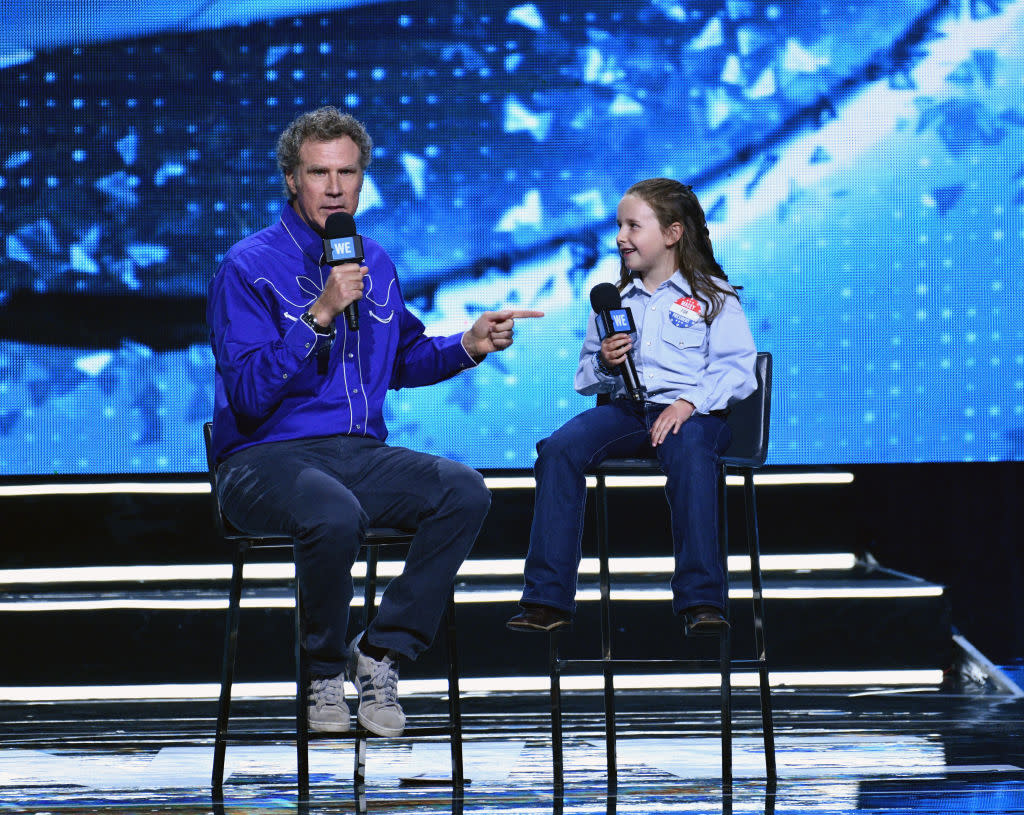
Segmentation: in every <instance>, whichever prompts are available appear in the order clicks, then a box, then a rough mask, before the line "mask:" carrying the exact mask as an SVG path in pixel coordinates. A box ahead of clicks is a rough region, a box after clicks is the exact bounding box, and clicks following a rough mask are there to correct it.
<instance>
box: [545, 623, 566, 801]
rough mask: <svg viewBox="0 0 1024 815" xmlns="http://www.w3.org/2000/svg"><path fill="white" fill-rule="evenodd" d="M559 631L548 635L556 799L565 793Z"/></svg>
mask: <svg viewBox="0 0 1024 815" xmlns="http://www.w3.org/2000/svg"><path fill="white" fill-rule="evenodd" d="M558 639H559V632H558V631H552V632H551V633H550V634H549V635H548V671H549V673H550V675H551V690H550V693H551V782H552V786H553V788H554V794H555V801H556V802H560V801H561V799H562V796H563V795H564V794H565V776H564V775H563V773H564V771H565V770H564V767H563V765H562V682H561V675H562V665H561V663H560V662H559V657H558Z"/></svg>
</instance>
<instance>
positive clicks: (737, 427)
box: [548, 352, 776, 795]
mask: <svg viewBox="0 0 1024 815" xmlns="http://www.w3.org/2000/svg"><path fill="white" fill-rule="evenodd" d="M756 374H757V390H756V391H755V392H754V393H753V394H751V395H750V396H748V397H747V398H746V399H744V400H743V401H741V402H738V403H737V404H735V405H733V406H732V408H731V410H730V413H729V416H728V418H727V420H726V421H727V422H728V424H729V427H730V428H731V429H732V433H733V439H732V442H731V444H730V446H729V449H728V450H726V452H725V454H724V455H723V456H722V457H721V466H720V468H719V477H718V502H719V508H718V515H719V544H720V551H721V557H722V562H723V567H724V568H725V573H726V575H728V560H727V557H728V548H729V546H728V543H729V530H728V519H727V512H726V485H725V479H726V475H727V474H728V473H729V472H736V473H738V474H740V475H741V476H742V477H743V496H744V503H745V508H746V542H747V552H748V553H749V555H750V580H751V588H752V594H753V616H754V651H755V653H754V657H753V658H752V659H733V658H732V649H731V637H730V629H729V628H726V629H725V631H724V632H723V633H721V634H720V635H719V658H718V659H673V660H662V659H657V660H655V659H641V660H626V659H615V658H614V657H613V656H612V623H611V579H610V575H609V567H608V557H609V555H608V551H609V540H608V537H609V535H608V492H607V484H606V478H607V476H609V475H660V474H661V467H660V466H659V464H658V462H657V461H656V460H654V459H646V458H640V459H637V458H630V459H608V460H606V461H604V462H603V463H602V464H601V465H600V466H598V467H595V468H594V469H593V470H592V471H591V472H590V474H591V475H594V476H596V478H597V491H596V496H595V497H596V499H597V504H596V509H597V557H598V563H599V571H600V588H601V601H600V602H601V658H600V659H563V658H561V657H560V656H559V639H560V633H561V632H559V631H557V630H556V631H553V632H552V633H551V634H550V636H549V654H548V665H549V669H550V678H551V746H552V762H553V770H554V784H555V792H556V795H559V794H561V792H562V790H563V788H564V777H563V771H564V768H563V761H562V696H561V679H560V678H561V674H562V672H563V671H567V670H574V669H575V670H593V669H594V668H597V667H600V669H601V673H602V675H603V678H604V712H605V744H606V749H607V758H608V789H609V792H611V791H614V790H615V789H616V788H617V786H618V775H617V766H616V755H615V752H616V751H615V738H616V735H615V685H614V676H615V672H616V669H625V670H629V669H636V668H640V669H643V668H649V667H659V668H663V669H690V670H693V669H700V668H715V669H717V670H718V671H719V672H720V674H721V707H722V777H723V779H727V778H731V777H732V682H731V670H732V669H733V668H756V669H757V672H758V677H759V684H760V694H761V722H762V730H763V735H764V754H765V768H766V771H767V776H768V778H769V780H775V778H776V770H775V730H774V725H773V723H772V701H771V689H770V687H769V684H768V662H767V656H766V648H765V623H764V594H763V590H762V584H761V561H760V544H759V541H758V527H757V497H756V495H755V492H754V470H755V469H758V468H760V467H761V466H763V465H764V462H765V459H766V458H767V455H768V425H769V419H770V414H771V375H772V358H771V354H769V353H767V352H762V353H759V354H758V355H757V365H756ZM726 606H727V608H726V618H727V619H728V600H727V601H726Z"/></svg>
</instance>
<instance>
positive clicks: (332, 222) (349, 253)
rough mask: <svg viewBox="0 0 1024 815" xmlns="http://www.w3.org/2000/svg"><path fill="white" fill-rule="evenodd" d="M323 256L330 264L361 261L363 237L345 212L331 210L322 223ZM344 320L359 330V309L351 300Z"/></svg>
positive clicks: (353, 219)
mask: <svg viewBox="0 0 1024 815" xmlns="http://www.w3.org/2000/svg"><path fill="white" fill-rule="evenodd" d="M324 257H325V258H327V263H328V265H330V266H340V265H341V264H342V263H360V264H361V263H362V262H363V239H362V238H361V237H359V235H357V234H356V221H355V218H353V217H352V216H351V215H350V214H349V213H347V212H332V213H331V214H330V215H328V216H327V223H325V224H324ZM345 322H346V323H348V327H349V329H350V330H352V331H358V330H359V309H358V307H357V306H356V301H355V300H353V301H352V302H351V303H349V304H348V305H347V306H345Z"/></svg>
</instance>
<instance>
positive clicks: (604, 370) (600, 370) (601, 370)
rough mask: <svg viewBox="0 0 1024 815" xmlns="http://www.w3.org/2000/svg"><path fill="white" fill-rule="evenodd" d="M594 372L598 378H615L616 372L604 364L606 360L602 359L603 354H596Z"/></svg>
mask: <svg viewBox="0 0 1024 815" xmlns="http://www.w3.org/2000/svg"><path fill="white" fill-rule="evenodd" d="M594 371H595V373H597V375H598V376H604V377H612V376H615V371H613V370H612V369H611V368H609V367H608V366H607V365H605V364H604V360H603V359H602V358H601V352H600V351H595V352H594Z"/></svg>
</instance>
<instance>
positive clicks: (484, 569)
mask: <svg viewBox="0 0 1024 815" xmlns="http://www.w3.org/2000/svg"><path fill="white" fill-rule="evenodd" d="M608 565H609V569H610V570H611V573H612V574H614V575H626V574H643V575H658V574H664V575H671V574H672V571H673V568H674V561H673V560H672V558H670V557H621V558H615V557H613V558H611V559H610V561H609V564H608ZM856 565H857V558H856V556H855V555H853V554H852V553H845V552H837V553H832V554H828V553H826V554H820V555H762V556H761V571H762V572H771V571H805V572H809V571H815V570H831V571H842V570H849V569H852V568H853V567H854V566H856ZM401 570H402V562H401V561H394V560H382V561H379V562H378V564H377V574H378V576H379V577H381V578H391V577H394V576H396V575H397V574H399V573H400V572H401ZM729 571H730V572H745V571H750V558H748V557H747V556H746V555H730V556H729ZM597 573H598V562H597V558H583V560H582V561H581V563H580V574H585V575H596V574H597ZM243 574H244V576H245V579H246V580H287V579H289V578H291V577H293V576H294V574H295V567H294V565H293V564H291V563H247V564H245V570H244V572H243ZM522 574H523V561H522V560H521V559H518V558H506V559H502V560H467V561H466V562H465V563H463V564H462V568H461V569H459V575H460V576H462V577H521V576H522ZM352 576H353V577H356V578H363V577H365V576H366V564H365V563H362V562H357V563H356V564H355V565H354V566H353V568H352ZM230 578H231V567H230V566H225V565H222V564H198V563H195V564H187V565H180V566H167V565H161V566H156V565H153V566H77V567H69V568H37V569H0V586H2V585H30V584H34V585H41V586H45V585H60V584H66V583H144V582H147V581H150V582H161V583H171V582H175V581H181V582H188V581H224V580H229V579H230Z"/></svg>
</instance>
